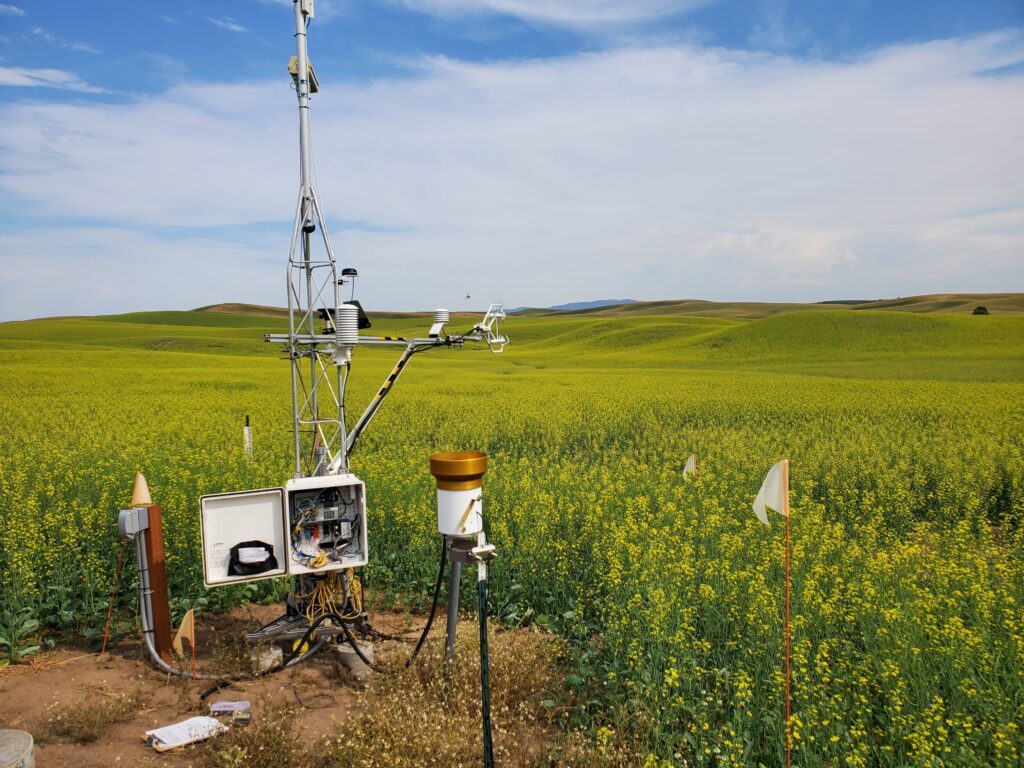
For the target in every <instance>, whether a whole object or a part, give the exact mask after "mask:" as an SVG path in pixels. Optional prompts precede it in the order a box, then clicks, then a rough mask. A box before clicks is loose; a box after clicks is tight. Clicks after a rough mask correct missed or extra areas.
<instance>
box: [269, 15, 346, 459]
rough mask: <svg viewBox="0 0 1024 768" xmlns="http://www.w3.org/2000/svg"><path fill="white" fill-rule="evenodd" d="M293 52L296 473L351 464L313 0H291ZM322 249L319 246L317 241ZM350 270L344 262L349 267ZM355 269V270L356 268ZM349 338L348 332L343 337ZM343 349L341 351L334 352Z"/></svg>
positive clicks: (291, 275)
mask: <svg viewBox="0 0 1024 768" xmlns="http://www.w3.org/2000/svg"><path fill="white" fill-rule="evenodd" d="M294 9H295V47H296V56H295V59H294V67H292V66H289V70H291V71H292V79H293V81H294V83H295V93H296V96H297V97H298V106H299V200H298V204H297V206H296V211H295V224H294V226H293V227H292V241H291V248H290V249H289V252H288V340H287V342H286V345H285V349H286V351H287V353H288V357H289V358H290V359H291V364H292V417H293V419H292V420H293V426H292V437H293V441H294V451H295V468H294V475H293V477H295V478H300V477H303V476H306V475H321V474H324V472H325V471H326V468H327V465H328V464H330V463H332V462H334V460H335V459H336V458H337V457H339V456H340V457H341V459H340V461H338V462H336V466H337V467H338V471H341V472H346V471H347V470H348V457H347V455H346V454H345V451H344V448H343V446H344V445H345V405H344V403H345V396H344V388H345V383H346V378H347V376H348V368H349V357H350V356H349V354H348V352H350V350H351V345H346V344H343V343H342V339H341V336H343V335H349V334H346V330H349V331H350V330H351V329H345V328H343V327H342V323H341V319H342V317H343V316H344V315H343V314H342V313H340V312H338V308H339V307H340V306H341V304H342V300H341V297H340V285H341V283H339V281H338V269H337V265H336V262H335V260H334V249H333V248H332V247H331V238H330V236H329V235H328V233H327V224H326V222H325V221H324V216H323V210H322V209H321V207H320V198H319V195H318V192H317V189H316V186H315V185H314V183H313V175H312V157H311V142H310V131H309V97H310V94H311V93H315V92H316V91H318V90H319V83H317V81H316V77H315V76H314V75H313V73H312V67H311V65H310V63H309V50H308V46H307V38H306V28H307V27H308V25H309V20H310V19H312V18H313V0H294ZM318 229H319V231H320V237H319V238H317V239H319V240H320V241H321V242H322V250H321V252H320V253H319V254H314V233H315V232H316V231H317V230H318ZM318 250H320V249H318ZM347 271H348V270H346V272H347ZM353 272H354V270H353ZM321 307H324V308H326V310H327V314H330V315H331V316H332V317H333V318H334V319H335V320H336V322H331V323H329V324H328V325H327V327H326V328H324V329H322V330H323V331H324V332H322V333H318V330H321V329H318V328H317V327H316V324H317V320H318V319H319V318H320V317H321V316H322V313H321V312H320V311H319V310H320V309H321ZM346 341H351V338H349V339H346ZM339 353H340V354H339Z"/></svg>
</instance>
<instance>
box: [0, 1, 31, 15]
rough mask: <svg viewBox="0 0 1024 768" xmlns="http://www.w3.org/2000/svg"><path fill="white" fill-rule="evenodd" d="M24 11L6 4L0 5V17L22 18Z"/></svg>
mask: <svg viewBox="0 0 1024 768" xmlns="http://www.w3.org/2000/svg"><path fill="white" fill-rule="evenodd" d="M24 15H25V9H24V8H19V7H18V6H16V5H9V4H8V3H0V16H24Z"/></svg>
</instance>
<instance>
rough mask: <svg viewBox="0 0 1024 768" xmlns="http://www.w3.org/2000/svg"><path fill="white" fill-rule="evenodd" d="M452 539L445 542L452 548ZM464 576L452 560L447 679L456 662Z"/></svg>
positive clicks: (458, 563)
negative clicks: (456, 637) (461, 587)
mask: <svg viewBox="0 0 1024 768" xmlns="http://www.w3.org/2000/svg"><path fill="white" fill-rule="evenodd" d="M451 543H452V542H451V539H448V540H447V541H446V542H445V546H447V547H449V548H450V547H451ZM461 576H462V563H461V562H459V561H458V560H454V559H452V560H451V580H450V582H449V585H448V633H447V635H446V636H445V641H444V675H445V678H446V679H449V678H451V676H452V666H453V664H454V662H455V629H456V626H457V624H458V621H459V579H460V578H461Z"/></svg>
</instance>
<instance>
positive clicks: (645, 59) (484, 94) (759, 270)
mask: <svg viewBox="0 0 1024 768" xmlns="http://www.w3.org/2000/svg"><path fill="white" fill-rule="evenodd" d="M1019 50H1020V38H1019V37H1014V36H1009V35H993V36H985V37H979V38H973V39H968V40H960V41H957V40H954V41H940V42H933V43H924V44H916V45H906V46H901V47H896V48H890V49H886V50H882V51H879V52H876V53H875V54H872V55H870V56H865V57H864V58H861V59H858V60H854V61H846V62H820V61H805V60H798V59H791V58H787V57H781V56H773V55H769V54H764V53H749V52H743V51H727V50H721V49H714V50H709V49H701V48H696V47H685V46H683V47H664V48H654V49H639V48H638V49H629V50H617V51H611V52H606V53H600V54H592V55H579V56H574V57H568V58H561V59H552V60H539V61H533V62H527V63H494V64H466V63H463V62H458V61H452V60H449V59H430V60H427V61H424V62H423V63H422V67H421V69H420V70H419V71H418V72H416V73H414V74H412V75H409V76H405V77H397V78H393V79H382V80H378V81H375V82H372V83H347V84H346V83H344V82H339V81H338V80H332V81H331V82H330V84H329V85H326V86H325V89H324V91H323V92H321V93H320V94H319V95H317V96H316V97H314V102H313V111H312V117H313V129H314V137H315V141H316V149H317V159H318V161H319V178H320V182H321V192H322V196H323V201H324V205H325V209H326V211H327V212H328V214H329V215H331V216H333V217H334V218H335V219H336V220H346V221H350V222H352V221H355V222H360V225H359V226H358V227H353V226H349V227H348V228H345V229H343V228H341V227H340V226H339V225H337V224H336V225H335V226H334V230H335V231H334V236H335V249H336V251H337V252H338V253H339V258H340V260H341V261H342V262H343V265H348V264H351V265H353V266H357V267H358V268H359V269H360V272H361V274H362V275H363V276H364V277H366V278H368V279H365V280H363V281H361V283H360V292H361V293H362V294H363V296H364V298H366V300H367V303H368V305H369V306H376V307H381V306H387V307H389V308H423V307H429V306H431V305H433V304H435V303H437V304H439V305H443V304H445V303H446V302H447V303H450V304H452V305H453V306H454V307H459V306H464V305H465V300H464V296H465V291H466V290H470V292H471V293H472V294H473V296H474V299H476V298H478V297H479V299H480V300H481V301H485V300H487V299H489V298H491V297H493V298H495V299H504V300H507V301H509V302H512V303H513V304H534V305H539V304H551V303H558V302H561V301H565V300H573V299H587V298H595V297H601V296H608V295H616V296H620V295H621V296H630V297H632V298H678V297H685V296H690V297H700V298H719V299H736V298H745V299H764V300H770V299H793V300H812V299H822V298H836V297H842V296H847V297H864V296H867V297H868V298H875V297H877V296H881V295H887V294H892V295H908V294H911V293H920V292H928V291H951V290H972V291H983V290H1006V289H1012V288H1014V287H1017V288H1020V287H1021V286H1022V285H1024V257H1022V254H1024V206H1022V201H1024V174H1021V173H1020V169H1021V168H1022V167H1024V128H1022V127H1021V126H1024V98H1022V97H1024V75H1022V74H1021V73H1019V72H1016V73H1012V72H1013V70H1011V74H1004V75H1001V76H979V75H978V74H977V72H978V71H979V70H991V69H997V68H999V67H1005V66H1006V65H1007V64H1010V63H1012V62H1013V61H1016V60H1018V59H1019ZM322 79H323V80H325V81H327V80H328V78H325V77H324V78H322ZM296 122H297V118H296V114H295V102H294V96H293V95H292V94H291V92H290V91H289V88H288V83H287V82H282V81H280V80H277V81H274V82H271V83H252V84H249V85H233V86H227V85H216V84H209V83H194V84H189V85H183V86H179V87H175V88H173V89H171V90H169V91H167V92H165V93H163V94H161V95H159V96H155V97H150V98H146V99H144V100H140V101H137V102H134V103H127V104H78V105H69V104H39V103H33V104H31V105H16V104H15V105H9V106H6V107H0V158H2V160H0V202H3V203H4V204H5V205H6V206H7V207H8V208H9V209H12V210H13V206H17V208H18V209H19V210H23V211H25V213H26V214H27V215H41V216H74V217H80V218H84V219H86V220H90V219H92V220H97V221H102V222H106V223H107V224H108V225H109V226H123V225H124V224H125V223H128V224H129V225H130V226H132V227H143V226H149V227H154V228H155V229H153V231H152V232H151V233H150V234H149V237H151V238H153V239H154V240H156V241H158V242H165V240H166V244H167V245H166V248H164V250H163V251H162V252H163V253H167V254H172V253H173V252H174V243H175V242H177V241H176V240H173V239H167V238H165V236H164V235H162V234H160V233H161V231H163V230H162V229H159V228H164V227H197V228H199V227H201V228H212V229H208V230H203V231H204V237H205V238H207V239H208V240H209V241H210V242H211V243H222V244H223V243H225V242H237V238H238V235H237V234H236V233H237V232H238V231H241V230H244V229H245V228H246V227H249V226H252V225H253V224H254V223H258V222H278V225H277V229H274V230H271V231H274V232H277V233H279V234H278V236H277V238H276V240H275V242H274V246H273V248H270V250H271V251H272V252H273V253H275V254H277V257H278V258H279V259H280V262H281V264H283V263H284V260H285V256H286V253H285V249H286V247H287V242H286V241H287V237H288V235H289V234H290V221H289V218H290V215H291V212H292V210H293V207H294V200H295V194H296V191H297V180H296V174H297V170H296V167H295V166H296V163H295V156H296V151H295V149H296V146H295V145H296V131H295V125H296ZM978 211H981V213H976V212H978ZM986 211H989V212H986ZM217 228H225V229H223V230H218V229H217ZM217 231H223V232H226V233H227V234H223V235H217V234H211V232H213V233H216V232H217ZM260 231H261V232H264V233H266V231H267V230H266V229H265V228H263V227H261V228H260ZM246 242H249V243H251V247H252V248H253V250H254V251H256V252H259V253H264V249H265V248H266V244H265V242H264V241H263V240H261V239H259V238H255V237H250V238H248V239H247V240H246ZM48 245H50V244H49V243H48ZM52 247H57V248H59V247H60V246H59V245H58V246H52ZM125 247H126V246H124V245H123V244H121V243H119V242H117V241H112V244H111V246H110V258H111V259H115V258H121V257H120V256H118V254H119V253H121V252H122V250H121V249H123V248H125ZM211 248H212V246H211ZM7 253H8V252H7V251H5V249H3V248H2V247H0V254H3V255H2V256H0V258H3V259H6V258H8V255H7ZM142 253H143V254H144V253H145V251H142ZM142 258H147V257H145V256H143V257H142ZM238 258H239V259H241V258H243V257H242V256H238ZM95 263H100V262H99V261H97V262H94V263H90V266H89V269H90V270H93V269H94V264H95ZM208 268H209V269H210V270H217V269H219V267H214V266H209V267H208ZM101 271H102V270H101ZM82 274H83V275H85V274H86V273H85V272H82ZM88 274H92V275H93V276H92V277H90V278H89V279H95V275H94V274H93V273H92V272H89V273H88ZM220 274H221V273H220V272H219V271H217V272H211V276H210V280H212V279H213V278H214V277H215V276H219V275H220ZM274 274H275V277H273V279H271V280H270V282H269V283H267V286H268V287H269V291H270V295H269V296H268V295H267V294H266V293H259V294H258V295H256V294H254V295H253V296H252V298H253V299H258V300H260V301H277V302H281V301H283V297H277V298H275V292H276V291H277V289H278V288H279V287H280V285H279V283H280V280H279V277H280V275H278V274H277V273H276V272H275V273H274ZM453 275H457V277H454V278H453V277H452V276H453ZM83 279H84V278H83ZM218 279H219V278H218ZM224 279H225V282H224V284H223V285H221V286H220V287H219V289H220V290H221V292H222V293H221V295H223V296H224V297H225V298H228V297H233V298H238V296H239V292H238V290H237V289H236V287H234V286H233V285H232V284H231V283H230V280H229V279H228V278H224ZM193 284H195V281H194V280H192V279H191V278H190V277H189V276H188V275H184V274H183V275H180V276H176V275H174V274H170V275H168V276H167V285H168V290H169V291H172V292H173V293H174V295H182V296H185V295H188V290H189V288H188V286H189V285H193ZM202 284H203V291H205V292H206V293H204V298H203V300H202V301H200V300H199V298H198V297H197V299H196V300H195V301H183V302H182V303H181V306H189V305H198V304H201V303H203V301H206V298H207V293H209V291H208V290H207V288H208V287H209V281H208V280H204V281H203V283H202ZM250 285H252V283H250ZM15 290H16V289H15ZM126 295H127V294H126ZM126 301H127V300H126ZM131 306H134V305H132V304H131V303H130V302H129V303H126V304H123V305H120V307H119V308H128V307H131ZM46 313H47V310H46V309H45V308H42V307H41V308H40V309H39V310H37V311H36V312H35V314H46Z"/></svg>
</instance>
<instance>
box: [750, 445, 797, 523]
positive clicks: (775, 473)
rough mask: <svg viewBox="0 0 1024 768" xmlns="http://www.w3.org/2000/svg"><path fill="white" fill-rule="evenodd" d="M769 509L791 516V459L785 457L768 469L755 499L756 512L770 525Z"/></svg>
mask: <svg viewBox="0 0 1024 768" xmlns="http://www.w3.org/2000/svg"><path fill="white" fill-rule="evenodd" d="M769 509H771V510H773V511H775V512H778V513H779V514H780V515H783V516H784V517H789V459H783V460H782V461H780V462H779V463H778V464H776V465H775V466H774V467H772V468H771V469H769V470H768V474H767V475H765V478H764V482H763V483H761V490H759V491H758V492H757V498H756V499H754V514H755V515H757V519H758V520H760V521H761V522H762V523H764V524H765V525H768V510H769Z"/></svg>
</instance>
